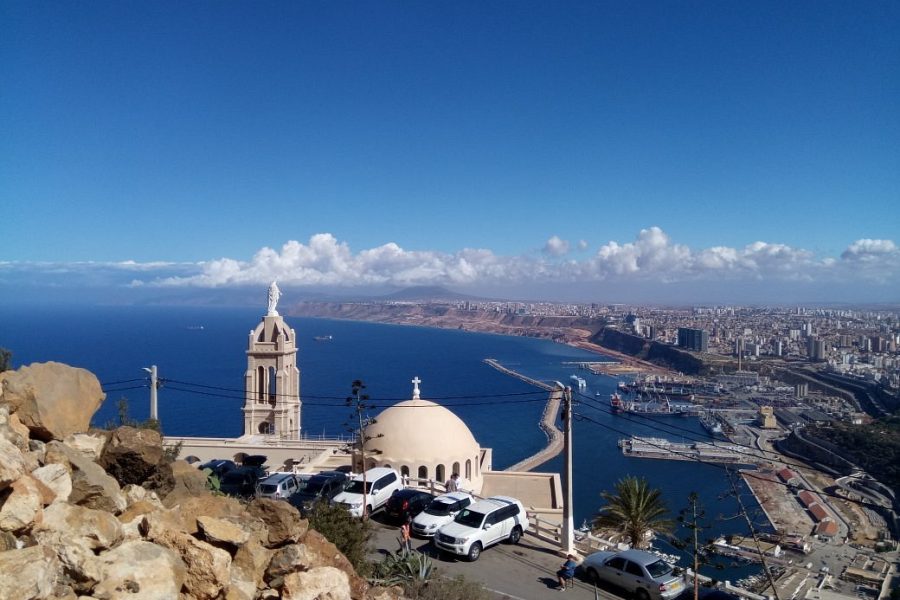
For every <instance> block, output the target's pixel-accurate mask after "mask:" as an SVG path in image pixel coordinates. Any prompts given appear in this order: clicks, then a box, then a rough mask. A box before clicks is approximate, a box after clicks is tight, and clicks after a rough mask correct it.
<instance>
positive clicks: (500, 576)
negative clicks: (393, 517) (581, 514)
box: [372, 514, 622, 600]
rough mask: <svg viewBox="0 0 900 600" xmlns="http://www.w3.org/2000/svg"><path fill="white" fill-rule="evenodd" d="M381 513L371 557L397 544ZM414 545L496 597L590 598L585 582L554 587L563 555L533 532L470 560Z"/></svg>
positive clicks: (602, 594) (607, 596)
mask: <svg viewBox="0 0 900 600" xmlns="http://www.w3.org/2000/svg"><path fill="white" fill-rule="evenodd" d="M380 518H381V517H380V515H377V514H376V515H375V517H374V519H373V523H372V524H373V525H374V528H375V536H374V538H373V542H374V546H375V553H374V554H373V556H372V558H373V559H374V560H379V558H378V556H379V554H384V553H386V552H388V551H394V550H397V549H398V548H399V544H398V541H397V538H398V537H399V531H398V528H397V527H395V526H388V525H384V524H382V523H380V522H379V520H380ZM413 548H414V549H416V550H419V551H420V552H424V553H427V554H429V555H430V556H432V558H434V562H435V566H436V567H437V569H438V572H439V573H440V574H443V575H449V576H451V577H452V576H455V575H464V576H465V578H466V579H468V580H472V581H480V582H481V583H483V584H484V586H485V587H486V588H488V589H489V590H490V591H492V592H494V594H495V596H496V598H498V599H503V598H508V599H509V600H542V599H546V598H575V599H577V600H593V598H594V588H593V587H592V586H589V585H587V584H586V583H585V582H583V581H580V580H577V579H576V581H575V587H574V588H573V589H570V590H567V591H566V592H565V593H560V592H558V591H557V589H556V571H557V569H559V566H560V565H561V564H562V562H563V559H562V558H560V557H559V556H557V554H556V553H555V552H554V551H553V550H551V549H549V548H547V547H546V546H545V545H544V544H543V543H542V542H540V541H539V540H537V539H535V538H534V537H533V536H530V535H525V536H524V537H523V538H522V541H521V542H519V543H518V544H517V545H515V546H513V545H510V544H507V543H505V542H504V543H500V544H497V545H495V546H492V547H490V548H488V549H487V550H485V551H484V553H482V555H481V558H479V559H478V560H477V561H476V562H474V563H470V562H467V561H465V560H454V559H452V558H440V557H438V556H437V553H436V552H434V551H433V547H432V546H431V542H430V541H428V540H420V539H415V538H413ZM598 597H599V598H602V599H604V600H622V599H621V598H619V597H618V596H616V595H614V594H611V593H610V592H609V591H606V590H602V589H601V590H600V591H599V595H598Z"/></svg>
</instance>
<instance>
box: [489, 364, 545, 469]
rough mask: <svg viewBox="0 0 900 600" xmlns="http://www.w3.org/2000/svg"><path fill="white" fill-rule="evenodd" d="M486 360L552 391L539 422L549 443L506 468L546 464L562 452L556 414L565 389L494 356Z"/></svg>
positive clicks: (543, 388) (499, 368)
mask: <svg viewBox="0 0 900 600" xmlns="http://www.w3.org/2000/svg"><path fill="white" fill-rule="evenodd" d="M484 362H485V363H486V364H488V365H490V366H491V367H493V368H495V369H497V370H498V371H500V372H501V373H503V374H505V375H510V376H512V377H515V378H516V379H520V380H522V381H524V382H525V383H528V384H531V385H533V386H535V387H539V388H541V389H542V390H546V391H548V392H550V396H549V398H547V404H546V405H544V412H543V414H541V420H540V421H539V422H538V427H540V428H541V431H543V432H544V435H546V436H547V445H546V446H545V447H544V448H543V449H542V450H540V451H539V452H536V453H535V454H532V455H531V456H529V457H528V458H526V459H524V460H520V461H519V462H517V463H516V464H514V465H512V466H510V467H507V468H506V470H507V471H530V470H531V469H533V468H535V467H536V466H538V465H541V464H544V463H545V462H547V461H548V460H550V459H551V458H553V457H554V456H557V455H558V454H559V453H560V452H562V451H563V432H562V431H560V430H559V428H558V427H557V426H556V415H557V414H559V404H560V402H562V398H563V390H562V389H560V388H559V387H556V386H551V385H549V384H546V383H544V382H542V381H538V380H537V379H532V378H530V377H526V376H525V375H522V374H521V373H517V372H515V371H513V370H512V369H507V368H506V367H504V366H503V365H501V364H500V363H499V362H497V361H496V360H494V359H493V358H486V359H484Z"/></svg>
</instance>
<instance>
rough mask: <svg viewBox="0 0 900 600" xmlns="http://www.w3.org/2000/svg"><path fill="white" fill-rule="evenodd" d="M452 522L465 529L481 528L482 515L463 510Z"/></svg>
mask: <svg viewBox="0 0 900 600" xmlns="http://www.w3.org/2000/svg"><path fill="white" fill-rule="evenodd" d="M453 520H454V521H456V522H457V523H459V524H460V525H465V526H466V527H481V522H482V521H484V515H483V514H481V513H480V512H475V511H474V510H463V511H460V512H459V513H458V514H457V515H456V518H455V519H453Z"/></svg>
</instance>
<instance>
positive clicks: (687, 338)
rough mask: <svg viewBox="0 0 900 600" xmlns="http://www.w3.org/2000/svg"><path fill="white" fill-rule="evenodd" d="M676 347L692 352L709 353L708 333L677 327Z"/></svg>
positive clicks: (702, 330)
mask: <svg viewBox="0 0 900 600" xmlns="http://www.w3.org/2000/svg"><path fill="white" fill-rule="evenodd" d="M678 346H679V347H681V348H686V349H688V350H693V351H694V352H709V333H707V332H706V330H704V329H691V328H688V327H679V328H678Z"/></svg>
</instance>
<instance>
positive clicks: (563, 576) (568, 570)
mask: <svg viewBox="0 0 900 600" xmlns="http://www.w3.org/2000/svg"><path fill="white" fill-rule="evenodd" d="M577 566H578V563H577V562H575V557H574V556H572V555H571V554H569V555H568V556H566V562H564V563H563V564H562V566H560V568H559V571H557V572H556V577H557V579H559V588H558V589H559V591H561V592H564V591H566V580H567V579H574V577H575V567H577Z"/></svg>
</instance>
